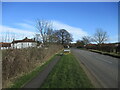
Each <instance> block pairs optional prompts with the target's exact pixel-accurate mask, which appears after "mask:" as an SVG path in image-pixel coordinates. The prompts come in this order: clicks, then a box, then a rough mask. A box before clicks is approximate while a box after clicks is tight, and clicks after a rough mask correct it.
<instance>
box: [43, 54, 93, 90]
mask: <svg viewBox="0 0 120 90" xmlns="http://www.w3.org/2000/svg"><path fill="white" fill-rule="evenodd" d="M92 87H93V85H92V84H91V82H90V80H89V79H88V77H87V75H86V74H85V72H84V71H83V69H82V68H81V67H80V65H79V63H78V62H77V60H76V59H75V57H74V56H73V55H72V54H68V55H64V56H62V58H61V60H60V61H59V62H58V63H57V64H56V65H55V67H54V68H53V70H52V72H51V73H50V74H49V75H48V77H47V79H46V80H45V82H44V83H43V84H42V86H41V88H92Z"/></svg>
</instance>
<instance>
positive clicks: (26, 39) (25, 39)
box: [12, 37, 36, 43]
mask: <svg viewBox="0 0 120 90" xmlns="http://www.w3.org/2000/svg"><path fill="white" fill-rule="evenodd" d="M19 42H36V41H35V40H33V39H28V38H27V37H25V38H24V39H23V40H13V41H12V43H19Z"/></svg>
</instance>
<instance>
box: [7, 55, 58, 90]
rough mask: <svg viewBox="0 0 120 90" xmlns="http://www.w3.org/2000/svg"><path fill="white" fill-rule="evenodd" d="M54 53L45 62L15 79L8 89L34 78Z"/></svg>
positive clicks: (20, 85) (17, 86)
mask: <svg viewBox="0 0 120 90" xmlns="http://www.w3.org/2000/svg"><path fill="white" fill-rule="evenodd" d="M55 56H56V55H54V56H52V57H51V58H50V59H49V60H48V61H47V62H45V63H44V64H43V65H42V66H38V67H37V68H35V69H34V70H33V71H32V72H30V73H27V74H24V75H23V76H21V77H19V78H18V79H16V80H15V82H14V84H13V85H11V86H10V88H9V89H14V88H21V87H22V86H23V85H25V84H26V83H27V82H29V81H30V80H31V79H32V78H34V77H35V76H36V75H37V74H38V73H39V72H40V71H42V70H43V69H44V68H45V67H46V66H47V65H48V64H49V63H50V62H51V61H52V60H54V58H55Z"/></svg>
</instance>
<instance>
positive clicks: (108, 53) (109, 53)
mask: <svg viewBox="0 0 120 90" xmlns="http://www.w3.org/2000/svg"><path fill="white" fill-rule="evenodd" d="M90 51H93V52H96V53H101V54H106V55H112V56H120V54H117V53H114V52H103V51H99V50H92V49H91V50H90Z"/></svg>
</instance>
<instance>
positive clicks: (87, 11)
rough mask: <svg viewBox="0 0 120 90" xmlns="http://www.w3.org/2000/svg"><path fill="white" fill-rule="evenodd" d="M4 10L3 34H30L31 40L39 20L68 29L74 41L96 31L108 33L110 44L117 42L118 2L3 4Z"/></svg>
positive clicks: (58, 27)
mask: <svg viewBox="0 0 120 90" xmlns="http://www.w3.org/2000/svg"><path fill="white" fill-rule="evenodd" d="M2 6H3V7H2V18H3V19H2V22H3V27H4V31H5V30H6V29H9V31H11V32H14V33H19V32H21V34H22V33H23V34H22V35H23V36H25V35H26V34H27V35H28V33H27V32H29V36H30V35H31V34H32V33H34V32H35V31H36V30H35V27H34V26H35V21H36V19H37V18H39V19H47V20H51V21H53V24H54V27H55V28H56V29H61V28H65V29H66V30H68V31H69V32H70V33H72V34H73V38H74V41H76V40H77V39H80V38H81V37H82V36H84V35H89V36H92V35H93V34H94V33H95V30H96V29H97V28H102V29H103V30H104V31H106V32H107V33H108V35H109V38H110V39H109V42H116V41H117V39H118V38H117V37H118V3H117V2H74V3H73V2H66V3H65V2H56V3H55V2H44V3H43V2H16V3H15V2H3V3H2ZM10 29H11V30H10ZM24 31H25V32H24ZM22 35H20V36H21V37H22Z"/></svg>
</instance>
